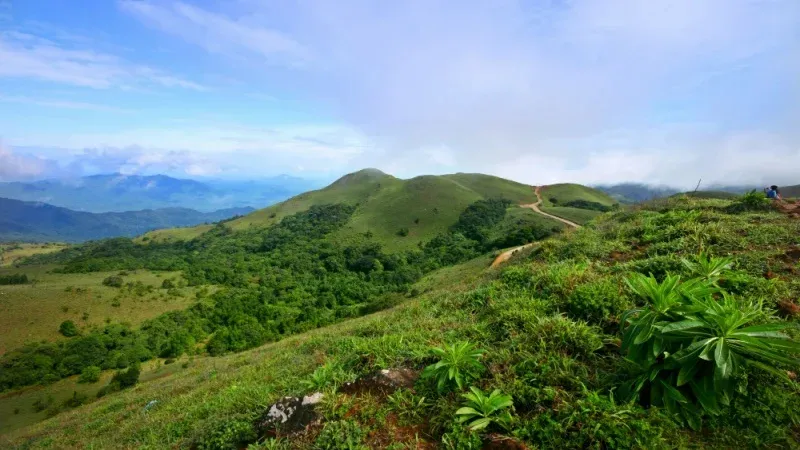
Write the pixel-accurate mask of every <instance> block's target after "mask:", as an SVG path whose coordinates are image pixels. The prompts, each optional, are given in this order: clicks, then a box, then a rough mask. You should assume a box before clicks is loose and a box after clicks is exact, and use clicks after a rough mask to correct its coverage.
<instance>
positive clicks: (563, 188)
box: [540, 183, 617, 225]
mask: <svg viewBox="0 0 800 450" xmlns="http://www.w3.org/2000/svg"><path fill="white" fill-rule="evenodd" d="M540 194H541V196H542V207H541V208H542V211H544V212H546V213H548V214H552V215H554V216H558V217H563V218H564V219H567V220H570V221H572V222H575V223H577V224H579V225H583V224H585V223H587V222H589V221H590V220H592V219H594V218H595V217H597V216H599V215H600V214H602V211H601V210H600V209H606V210H607V209H610V207H611V206H613V205H615V204H616V203H617V200H615V199H614V198H612V197H611V196H610V195H608V194H606V193H605V192H602V191H600V190H598V189H594V188H590V187H588V186H583V185H580V184H572V183H562V184H551V185H549V186H543V187H542V188H541V190H540ZM591 208H595V209H591Z"/></svg>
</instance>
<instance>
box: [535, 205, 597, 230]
mask: <svg viewBox="0 0 800 450" xmlns="http://www.w3.org/2000/svg"><path fill="white" fill-rule="evenodd" d="M542 211H544V212H546V213H548V214H552V215H554V216H558V217H561V218H564V219H567V220H569V221H571V222H575V223H577V224H578V225H585V224H586V223H588V222H589V221H590V220H592V219H594V218H595V217H597V216H599V215H600V214H602V212H600V211H594V210H591V209H581V208H570V207H567V206H545V207H543V208H542Z"/></svg>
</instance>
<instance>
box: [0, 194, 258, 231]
mask: <svg viewBox="0 0 800 450" xmlns="http://www.w3.org/2000/svg"><path fill="white" fill-rule="evenodd" d="M251 211H253V208H250V207H242V208H227V209H221V210H217V211H214V212H209V213H203V212H199V211H196V210H193V209H188V208H162V209H146V210H142V211H126V212H108V213H89V212H83V211H73V210H70V209H67V208H61V207H58V206H53V205H48V204H46V203H36V202H24V201H19V200H11V199H7V198H0V241H26V242H47V241H60V242H81V241H87V240H93V239H102V238H108V237H115V236H129V237H132V236H137V235H140V234H142V233H145V232H147V231H150V230H155V229H158V228H170V227H186V226H192V225H199V224H202V223H207V222H218V221H220V220H224V219H229V218H231V217H235V216H238V215H243V214H247V213H250V212H251Z"/></svg>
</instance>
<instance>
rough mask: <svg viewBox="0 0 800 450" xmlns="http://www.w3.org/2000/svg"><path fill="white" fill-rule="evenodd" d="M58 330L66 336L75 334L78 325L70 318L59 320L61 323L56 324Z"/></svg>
mask: <svg viewBox="0 0 800 450" xmlns="http://www.w3.org/2000/svg"><path fill="white" fill-rule="evenodd" d="M58 332H59V333H61V334H62V335H64V336H66V337H72V336H77V335H78V327H77V326H76V325H75V322H73V321H71V320H65V321H63V322H61V325H59V326H58Z"/></svg>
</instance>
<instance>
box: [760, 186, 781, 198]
mask: <svg viewBox="0 0 800 450" xmlns="http://www.w3.org/2000/svg"><path fill="white" fill-rule="evenodd" d="M764 193H765V194H767V198H768V199H771V200H778V201H780V200H781V193H780V191H778V186H775V185H774V184H773V185H772V186H770V187H768V188H764Z"/></svg>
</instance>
